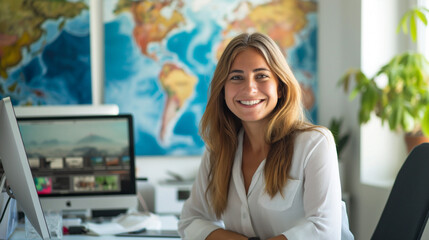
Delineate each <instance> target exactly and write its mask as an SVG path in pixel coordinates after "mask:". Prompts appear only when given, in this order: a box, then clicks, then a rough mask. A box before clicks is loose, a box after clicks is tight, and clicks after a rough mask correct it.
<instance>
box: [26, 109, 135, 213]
mask: <svg viewBox="0 0 429 240" xmlns="http://www.w3.org/2000/svg"><path fill="white" fill-rule="evenodd" d="M132 119H133V118H132V115H130V114H122V115H93V116H49V117H26V118H19V117H18V125H19V128H20V130H21V134H22V139H23V142H24V145H25V148H26V152H27V157H28V161H29V164H30V168H31V171H32V173H33V177H34V181H35V184H36V188H37V192H38V194H39V197H40V201H41V203H42V207H43V209H45V210H62V211H63V213H65V214H67V211H71V212H73V214H75V213H76V212H79V211H81V210H83V211H84V212H85V213H86V215H87V214H88V213H90V211H89V210H114V209H123V210H126V209H128V208H132V207H136V206H137V196H136V185H135V155H134V137H133V121H132Z"/></svg>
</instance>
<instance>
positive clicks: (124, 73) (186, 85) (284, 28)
mask: <svg viewBox="0 0 429 240" xmlns="http://www.w3.org/2000/svg"><path fill="white" fill-rule="evenodd" d="M104 22H105V67H106V74H105V76H106V84H105V101H106V103H115V104H118V105H119V108H120V110H121V111H122V112H130V113H133V115H134V119H135V129H136V134H135V138H136V148H135V149H136V154H137V155H196V154H201V153H202V151H203V149H204V143H203V142H202V140H201V139H200V137H199V135H198V126H199V121H200V119H201V116H202V114H203V112H204V109H205V104H206V101H207V92H208V86H209V83H210V80H211V77H212V74H213V72H214V69H215V67H216V63H217V59H218V57H219V55H220V54H221V52H222V50H223V48H224V47H225V46H226V44H227V43H228V41H229V40H230V39H231V38H233V37H234V36H236V35H237V34H239V33H241V32H249V31H259V32H263V33H266V34H268V35H270V36H271V37H272V38H273V39H274V40H275V41H276V42H277V43H278V44H279V46H280V47H281V48H282V49H283V50H284V53H285V54H286V55H287V60H288V62H289V64H290V65H291V67H292V69H293V71H294V73H295V75H296V77H297V79H298V80H299V81H300V83H301V85H302V87H303V90H304V99H303V100H304V105H305V106H306V108H307V110H308V113H309V116H310V117H311V118H312V120H313V121H317V105H316V102H317V95H316V92H317V62H316V59H317V48H316V47H317V4H316V3H315V2H314V1H304V0H275V1H267V0H248V1H229V0H204V1H202V0H144V1H129V0H106V1H104Z"/></svg>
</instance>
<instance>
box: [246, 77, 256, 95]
mask: <svg viewBox="0 0 429 240" xmlns="http://www.w3.org/2000/svg"><path fill="white" fill-rule="evenodd" d="M256 89H257V84H256V81H255V80H253V79H248V80H246V81H245V90H246V91H250V92H255V91H256Z"/></svg>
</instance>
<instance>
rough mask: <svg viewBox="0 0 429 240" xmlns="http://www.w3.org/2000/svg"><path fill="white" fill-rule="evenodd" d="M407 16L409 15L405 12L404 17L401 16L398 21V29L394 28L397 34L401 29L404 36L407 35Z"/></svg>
mask: <svg viewBox="0 0 429 240" xmlns="http://www.w3.org/2000/svg"><path fill="white" fill-rule="evenodd" d="M408 15H410V12H406V13H405V14H404V16H402V18H401V21H399V24H398V27H397V28H396V32H397V33H399V32H400V31H401V28H402V32H403V33H404V34H407V33H408V25H407V18H408Z"/></svg>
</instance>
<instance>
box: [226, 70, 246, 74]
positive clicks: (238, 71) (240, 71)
mask: <svg viewBox="0 0 429 240" xmlns="http://www.w3.org/2000/svg"><path fill="white" fill-rule="evenodd" d="M231 73H244V71H243V70H238V69H233V70H231V72H229V74H231Z"/></svg>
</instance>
